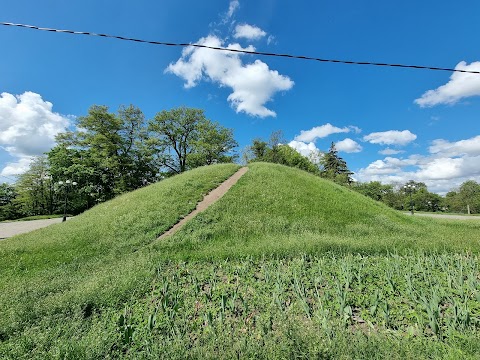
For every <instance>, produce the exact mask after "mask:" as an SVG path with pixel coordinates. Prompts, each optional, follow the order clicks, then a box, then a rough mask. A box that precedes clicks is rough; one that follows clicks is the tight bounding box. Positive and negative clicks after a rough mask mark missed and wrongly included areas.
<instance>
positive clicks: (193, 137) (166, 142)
mask: <svg viewBox="0 0 480 360" xmlns="http://www.w3.org/2000/svg"><path fill="white" fill-rule="evenodd" d="M149 132H150V137H149V139H148V143H149V145H150V147H151V149H153V150H152V153H154V154H155V158H156V161H157V162H158V164H159V165H160V166H161V167H163V168H166V169H167V172H169V173H173V174H178V173H181V172H184V171H185V170H188V169H190V168H193V167H197V166H201V165H208V164H212V163H215V162H231V161H232V160H233V157H232V156H229V155H228V154H229V153H230V152H231V151H232V149H233V148H234V147H236V146H237V143H236V142H235V140H234V139H233V133H232V131H231V130H229V129H225V128H223V127H222V126H220V125H219V124H217V123H213V122H211V121H210V120H208V119H206V118H205V115H204V112H203V110H200V109H191V108H186V107H180V108H175V109H171V110H169V111H167V110H163V111H161V112H159V113H157V114H156V115H155V117H154V119H152V120H151V121H150V124H149Z"/></svg>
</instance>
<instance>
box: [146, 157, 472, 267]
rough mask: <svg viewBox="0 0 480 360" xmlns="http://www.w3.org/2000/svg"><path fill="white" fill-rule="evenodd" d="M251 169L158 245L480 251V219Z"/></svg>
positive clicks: (195, 253)
mask: <svg viewBox="0 0 480 360" xmlns="http://www.w3.org/2000/svg"><path fill="white" fill-rule="evenodd" d="M249 167H250V171H248V172H247V173H246V174H245V175H244V176H243V177H242V178H241V179H240V180H239V182H238V183H237V185H236V186H235V187H234V188H232V189H231V190H230V191H229V192H228V194H226V195H225V197H224V198H222V199H221V201H219V202H217V203H216V204H215V205H213V206H212V207H210V208H209V209H208V210H207V211H205V212H204V213H202V214H200V215H199V216H197V217H196V218H195V219H193V220H192V221H191V222H190V223H189V224H187V225H186V226H185V227H184V228H183V229H182V230H181V231H179V232H178V233H177V234H175V235H174V236H172V237H171V238H170V239H168V240H166V241H163V242H161V243H156V244H155V247H156V248H157V249H158V250H159V251H161V252H167V253H169V256H170V254H172V253H173V254H174V255H175V256H177V257H179V258H183V259H189V258H204V257H207V258H215V257H218V258H227V257H228V258H231V257H235V256H248V255H255V256H262V255H263V254H276V255H285V256H292V255H295V254H302V253H309V254H317V253H319V252H324V251H337V252H339V253H351V252H353V253H362V254H378V253H388V252H392V251H397V252H404V251H411V250H412V249H418V250H422V251H428V252H445V251H447V252H448V251H471V252H475V253H477V252H478V251H479V250H480V221H479V222H477V221H472V222H468V223H466V222H459V221H449V220H443V219H442V220H440V219H431V218H423V217H411V216H406V215H404V214H402V213H400V212H397V211H394V210H392V209H390V208H388V207H387V206H385V205H384V204H381V203H379V202H375V201H372V200H371V199H369V198H367V197H365V196H362V195H360V194H358V193H356V192H354V191H350V190H349V189H346V188H344V187H341V186H338V185H335V184H332V183H331V182H329V181H326V180H323V179H320V178H318V177H316V176H313V175H311V174H308V173H306V172H302V171H298V170H297V169H293V168H288V167H285V166H282V165H275V164H261V163H255V164H252V165H249Z"/></svg>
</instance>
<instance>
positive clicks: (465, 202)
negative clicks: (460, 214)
mask: <svg viewBox="0 0 480 360" xmlns="http://www.w3.org/2000/svg"><path fill="white" fill-rule="evenodd" d="M458 197H459V200H460V202H461V203H462V206H463V209H464V210H463V211H465V210H467V209H470V213H472V214H479V213H480V184H478V183H477V182H475V181H474V180H468V181H465V182H464V183H463V184H462V185H460V189H459V191H458Z"/></svg>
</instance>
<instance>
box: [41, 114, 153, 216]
mask: <svg viewBox="0 0 480 360" xmlns="http://www.w3.org/2000/svg"><path fill="white" fill-rule="evenodd" d="M76 128H77V130H75V131H72V132H66V133H63V134H60V135H59V136H57V146H56V147H55V148H53V149H52V150H51V151H50V152H49V153H48V155H49V160H50V163H51V166H52V175H53V177H54V179H55V180H56V181H58V180H65V178H69V179H71V180H75V181H76V182H78V184H79V188H78V190H77V191H78V194H79V196H80V198H81V199H82V200H81V201H82V204H83V205H81V204H78V206H80V207H82V206H83V207H87V208H88V207H90V206H91V205H92V204H94V203H95V202H98V201H104V200H108V199H110V198H112V197H114V196H115V195H116V194H121V193H123V192H126V191H131V190H134V189H136V188H138V187H141V186H143V185H144V184H145V183H148V182H151V181H155V179H156V174H157V169H156V167H155V165H154V163H153V156H152V154H151V152H150V149H149V148H148V147H146V146H145V142H146V138H147V127H146V123H145V117H144V115H143V113H142V111H141V110H140V109H139V108H137V107H135V106H133V105H130V106H120V108H119V109H118V111H117V113H116V114H115V113H111V112H109V110H108V107H107V106H99V105H93V106H91V107H90V109H89V110H88V114H87V115H86V116H82V117H79V118H78V119H77V126H76Z"/></svg>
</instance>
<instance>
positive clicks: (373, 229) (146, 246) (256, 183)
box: [0, 163, 480, 359]
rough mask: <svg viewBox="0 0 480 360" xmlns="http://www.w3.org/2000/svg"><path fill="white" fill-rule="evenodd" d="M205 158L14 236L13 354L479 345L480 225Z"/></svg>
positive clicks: (9, 287) (451, 350)
mask: <svg viewBox="0 0 480 360" xmlns="http://www.w3.org/2000/svg"><path fill="white" fill-rule="evenodd" d="M237 169H238V167H237V166H235V165H232V164H225V165H215V166H209V167H201V168H198V169H195V170H192V171H191V172H186V173H183V174H180V175H178V176H174V177H172V178H169V179H166V180H164V181H161V182H159V183H157V184H154V185H152V186H149V187H145V188H142V189H139V190H137V191H135V192H132V193H129V194H125V195H122V196H119V197H117V198H115V199H113V200H111V201H109V202H107V203H105V204H101V205H98V206H96V207H95V208H93V209H91V210H90V211H88V212H85V213H84V214H82V215H80V216H78V217H76V218H74V219H72V220H70V221H68V222H66V223H64V224H59V225H53V226H51V227H48V228H45V229H41V230H39V231H36V232H33V233H30V234H25V235H22V236H18V237H15V238H12V239H7V240H4V241H1V242H0V273H1V274H2V276H1V277H0V307H1V308H2V315H3V316H2V317H0V358H5V359H18V358H34V359H35V358H38V359H40V358H67V359H70V358H72V359H73V358H179V359H183V358H202V359H203V358H212V357H217V358H229V359H230V358H265V359H266V358H268V359H270V358H324V359H337V358H342V359H350V358H351V359H364V358H368V359H385V358H393V359H395V358H396V359H404V358H416V359H432V358H451V359H457V358H462V359H475V358H478V356H479V354H480V346H479V344H480V341H479V340H480V333H479V329H480V292H479V290H478V289H479V288H480V286H479V285H480V284H479V278H478V273H479V270H480V269H479V266H478V264H479V254H480V244H479V243H478V241H477V239H478V238H479V237H480V223H478V222H476V221H474V220H472V221H471V222H468V223H466V222H458V221H440V220H435V219H430V218H415V217H410V216H405V215H403V214H401V213H399V212H396V211H394V210H392V209H389V208H388V207H386V206H385V205H383V204H381V203H378V202H374V201H372V200H370V199H368V198H366V197H365V196H362V195H361V194H358V193H355V192H353V191H351V190H349V189H347V188H345V187H342V186H338V185H336V184H333V183H331V182H330V181H325V180H324V179H321V178H319V177H318V176H313V175H311V174H308V173H306V172H303V171H298V170H297V169H293V168H290V167H286V166H281V165H277V164H264V163H253V164H250V165H249V171H248V172H247V173H246V174H245V175H244V176H243V177H242V178H241V179H240V180H239V181H238V183H237V184H236V185H235V186H234V187H233V188H232V189H230V191H229V192H228V193H227V194H226V195H225V196H224V197H222V198H221V199H220V200H219V201H218V202H217V203H215V204H214V205H212V206H211V207H210V208H208V209H207V210H206V211H205V212H203V213H201V214H199V215H197V216H196V217H195V218H194V219H192V220H191V221H190V222H189V223H187V224H186V226H185V227H183V228H182V229H181V230H180V231H179V232H177V233H176V234H175V235H173V236H171V237H170V238H166V239H163V240H161V241H155V238H156V237H157V235H158V234H159V233H162V232H163V231H165V230H166V229H168V228H170V227H171V226H172V225H173V224H174V223H175V222H176V221H177V220H178V219H180V218H181V217H183V216H185V215H186V214H187V213H189V212H190V211H191V210H192V209H193V208H194V207H195V204H196V202H197V201H198V200H199V199H200V198H201V196H202V194H205V193H206V192H208V191H209V190H210V189H212V188H214V187H216V186H217V185H218V184H219V183H220V182H221V181H222V180H223V179H225V178H227V177H228V176H230V175H231V174H232V173H233V172H234V171H236V170H237Z"/></svg>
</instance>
